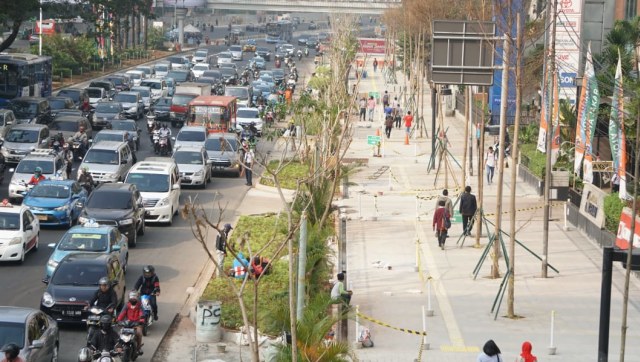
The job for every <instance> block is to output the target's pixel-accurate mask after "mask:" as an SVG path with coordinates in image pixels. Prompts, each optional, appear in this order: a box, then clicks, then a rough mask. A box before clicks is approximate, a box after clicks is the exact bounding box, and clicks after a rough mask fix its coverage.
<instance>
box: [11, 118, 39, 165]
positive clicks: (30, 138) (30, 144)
mask: <svg viewBox="0 0 640 362" xmlns="http://www.w3.org/2000/svg"><path fill="white" fill-rule="evenodd" d="M48 142H49V127H47V126H45V125H42V124H17V125H13V126H12V127H11V128H10V129H9V131H7V134H6V136H5V138H4V144H3V146H2V155H3V156H4V159H5V161H6V162H8V163H18V162H20V160H22V159H23V158H24V156H26V155H27V154H28V153H29V152H31V151H33V150H35V149H39V148H47V146H48Z"/></svg>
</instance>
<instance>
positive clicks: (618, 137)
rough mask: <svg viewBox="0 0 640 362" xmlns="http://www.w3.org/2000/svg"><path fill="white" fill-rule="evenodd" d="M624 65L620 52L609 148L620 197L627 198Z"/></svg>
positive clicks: (610, 119)
mask: <svg viewBox="0 0 640 362" xmlns="http://www.w3.org/2000/svg"><path fill="white" fill-rule="evenodd" d="M622 84H623V83H622V64H621V62H620V52H619V51H618V66H617V67H616V78H615V85H614V88H613V99H612V101H611V116H610V117H609V146H610V147H611V159H612V161H613V173H614V177H617V178H618V179H617V180H618V181H619V182H620V187H619V191H618V195H619V196H620V198H621V199H623V200H624V199H626V198H627V172H626V169H627V141H626V137H625V135H624V109H623V105H624V92H623V90H622Z"/></svg>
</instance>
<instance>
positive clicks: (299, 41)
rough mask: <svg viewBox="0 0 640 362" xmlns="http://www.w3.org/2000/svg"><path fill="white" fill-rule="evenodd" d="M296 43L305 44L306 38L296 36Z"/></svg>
mask: <svg viewBox="0 0 640 362" xmlns="http://www.w3.org/2000/svg"><path fill="white" fill-rule="evenodd" d="M298 45H307V38H305V37H300V38H298Z"/></svg>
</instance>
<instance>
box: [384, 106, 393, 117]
mask: <svg viewBox="0 0 640 362" xmlns="http://www.w3.org/2000/svg"><path fill="white" fill-rule="evenodd" d="M392 114H393V108H392V107H391V105H387V106H386V107H384V118H385V119H387V117H393V116H392Z"/></svg>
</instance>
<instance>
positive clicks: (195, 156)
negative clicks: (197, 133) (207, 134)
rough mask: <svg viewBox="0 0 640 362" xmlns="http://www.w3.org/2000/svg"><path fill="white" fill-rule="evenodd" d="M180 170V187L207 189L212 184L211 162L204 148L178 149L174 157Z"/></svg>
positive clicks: (187, 147) (188, 147) (186, 147)
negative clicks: (208, 184)
mask: <svg viewBox="0 0 640 362" xmlns="http://www.w3.org/2000/svg"><path fill="white" fill-rule="evenodd" d="M171 157H172V158H173V159H174V160H175V161H176V163H177V164H178V169H179V170H180V185H182V186H198V187H200V188H203V189H204V188H206V187H207V183H209V182H211V162H212V161H210V160H209V156H208V155H207V150H206V149H205V148H204V147H190V146H185V147H178V148H176V150H175V152H174V153H173V156H171Z"/></svg>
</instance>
